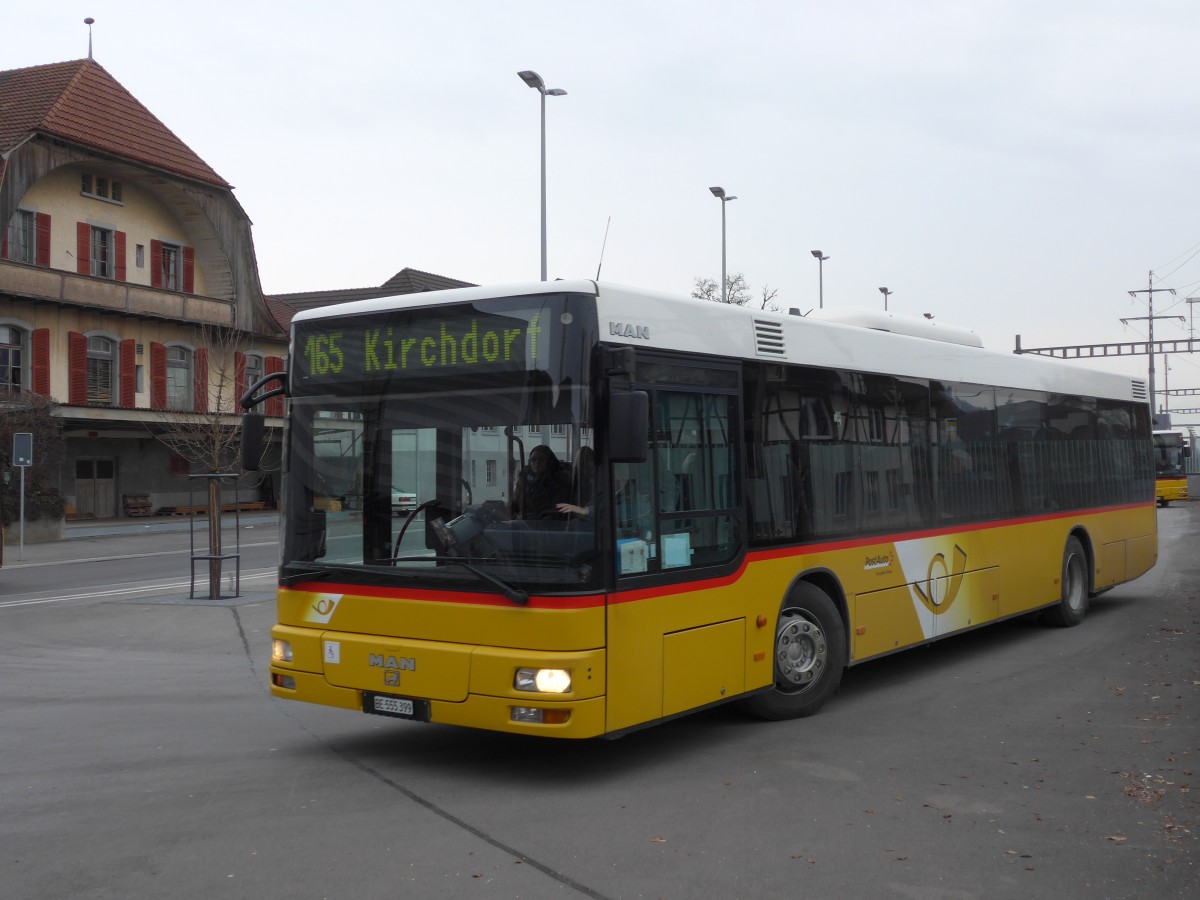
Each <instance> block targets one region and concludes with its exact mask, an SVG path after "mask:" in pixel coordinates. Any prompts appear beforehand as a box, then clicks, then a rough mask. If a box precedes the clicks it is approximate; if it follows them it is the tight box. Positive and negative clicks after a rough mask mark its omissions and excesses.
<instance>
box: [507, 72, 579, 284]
mask: <svg viewBox="0 0 1200 900" xmlns="http://www.w3.org/2000/svg"><path fill="white" fill-rule="evenodd" d="M517 75H518V76H520V79H521V80H522V81H524V82H525V83H526V84H527V85H529V86H530V87H531V88H534V89H536V90H537V92H538V93H539V94H541V95H542V281H546V280H547V278H546V95H547V94H549V95H550V96H551V97H564V96H566V93H567V92H566V91H564V90H563V89H562V88H547V87H546V82H544V81H542V76H541V75H539V74H538V73H537V72H532V71H530V70H528V69H526V70H525V71H523V72H518V73H517Z"/></svg>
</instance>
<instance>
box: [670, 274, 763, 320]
mask: <svg viewBox="0 0 1200 900" xmlns="http://www.w3.org/2000/svg"><path fill="white" fill-rule="evenodd" d="M778 295H779V288H772V287H770V286H768V285H763V287H762V292H761V295H760V297H759V298H758V300H757V302H755V303H754V304H753V305H754V306H755V307H756V308H758V309H768V310H771V311H772V312H779V311H781V310H782V307H781V306H779V305H778V304H776V303H775V298H776V297H777V296H778ZM692 296H693V297H696V298H697V299H700V300H712V301H714V302H716V303H720V302H721V284H720V282H719V281H717V280H716V279H715V278H701V277H699V276H697V277H696V278H695V279H694V283H693V287H692ZM753 300H754V295H753V292H752V291H751V289H750V283H749V282H748V281H746V276H745V275H743V274H742V273H741V272H734V273H733V274H731V275H726V276H725V301H724V302H726V303H728V304H729V305H730V306H749V305H751V302H752V301H753Z"/></svg>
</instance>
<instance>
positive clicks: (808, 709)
mask: <svg viewBox="0 0 1200 900" xmlns="http://www.w3.org/2000/svg"><path fill="white" fill-rule="evenodd" d="M774 658H775V686H774V688H773V689H772V690H770V691H765V692H763V693H761V694H755V695H754V696H753V697H750V698H748V699H747V700H746V701H745V707H746V709H747V710H748V711H749V712H751V713H752V714H754V715H756V716H759V717H760V718H763V719H797V718H800V717H802V716H811V715H812V714H813V713H815V712H816V711H817V710H818V709H820V708H821V706H822V705H823V704H824V703H825V701H826V700H828V699H829V698H830V697H832V696H833V695H834V693H835V692H836V691H837V689H838V685H839V684H840V683H841V681H842V670H843V669H845V667H846V628H845V625H844V624H843V622H842V617H841V615H840V614H839V613H838V610H837V606H836V605H835V604H834V602H833V601H832V600H831V599H830V598H829V595H828V594H826V593H825V592H824V591H822V590H821V589H820V588H818V587H817V586H816V585H812V584H808V583H806V582H801V583H800V584H798V585H796V586H795V587H794V588H793V589H792V591H791V593H790V594H789V595H788V597H787V599H785V600H784V601H783V605H782V607H781V608H780V610H779V620H778V623H777V624H776V627H775V644H774Z"/></svg>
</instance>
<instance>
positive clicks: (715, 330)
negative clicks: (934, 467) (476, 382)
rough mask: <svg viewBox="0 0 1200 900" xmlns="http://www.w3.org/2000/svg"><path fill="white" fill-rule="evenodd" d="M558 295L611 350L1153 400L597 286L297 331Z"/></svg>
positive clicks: (1009, 357)
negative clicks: (592, 303)
mask: <svg viewBox="0 0 1200 900" xmlns="http://www.w3.org/2000/svg"><path fill="white" fill-rule="evenodd" d="M557 293H573V294H587V295H589V296H593V297H595V298H596V304H597V314H598V318H599V326H600V339H601V340H602V341H606V342H610V343H617V344H627V345H630V346H634V347H645V348H646V349H661V350H676V351H682V352H685V353H694V354H697V355H704V356H718V357H736V358H741V359H749V360H757V361H758V362H768V363H769V362H772V361H774V362H777V363H780V364H783V363H788V364H803V365H811V366H818V367H822V368H834V369H851V370H854V371H859V372H872V373H879V374H887V375H896V376H908V377H912V378H928V379H937V380H942V381H960V382H977V383H981V384H991V385H997V386H1003V387H1009V388H1014V389H1024V390H1039V391H1048V392H1052V393H1060V394H1075V395H1080V396H1099V397H1106V398H1110V399H1115V400H1126V401H1129V400H1134V401H1141V402H1145V401H1146V399H1147V388H1146V382H1145V380H1143V379H1139V378H1133V377H1130V376H1128V375H1121V374H1117V373H1112V372H1104V371H1101V370H1097V369H1089V368H1085V367H1082V366H1079V365H1075V364H1072V363H1068V362H1066V361H1063V360H1058V359H1051V358H1048V357H1042V356H1034V355H1018V354H1014V353H1008V352H1002V351H998V350H989V349H987V348H985V347H983V346H981V343H980V342H979V341H978V338H977V337H976V336H975V335H974V333H973V332H970V331H968V330H967V329H965V328H957V327H954V326H946V325H942V324H941V323H938V324H937V325H936V326H935V325H934V324H933V323H930V322H927V321H925V320H922V319H912V318H908V317H904V316H896V315H894V314H878V313H876V311H873V310H853V309H850V310H840V311H833V312H831V311H826V312H824V313H822V314H820V315H811V316H801V315H794V314H788V313H778V312H770V311H765V310H756V309H747V308H745V307H740V306H732V305H728V304H720V303H712V302H710V301H707V300H699V299H696V298H694V297H684V296H679V295H673V294H666V293H659V292H655V291H648V290H643V289H639V288H630V287H625V286H622V285H616V284H610V283H606V282H595V281H590V280H571V281H536V282H526V283H518V284H507V285H491V286H483V287H470V288H457V289H454V290H445V291H429V292H425V293H420V294H401V295H397V296H394V297H381V298H377V299H372V300H359V301H355V302H352V303H343V304H337V305H335V306H327V307H322V308H319V309H311V310H303V311H301V312H299V313H297V314H296V316H295V318H293V320H292V321H293V323H302V322H306V321H311V320H317V319H324V318H329V317H337V318H342V317H346V316H354V315H366V314H371V313H380V312H386V311H388V310H393V309H405V308H419V307H426V306H440V305H445V304H451V303H465V302H471V301H477V300H484V299H487V298H489V297H511V296H535V295H538V294H557ZM885 327H886V328H887V329H888V330H883V329H884V328H885ZM905 332H907V333H905Z"/></svg>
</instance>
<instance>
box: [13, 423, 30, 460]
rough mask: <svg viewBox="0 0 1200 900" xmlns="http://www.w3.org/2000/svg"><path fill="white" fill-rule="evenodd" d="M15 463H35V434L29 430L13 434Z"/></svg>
mask: <svg viewBox="0 0 1200 900" xmlns="http://www.w3.org/2000/svg"><path fill="white" fill-rule="evenodd" d="M13 465H14V466H32V465H33V435H32V434H30V433H29V432H27V431H21V432H17V433H16V434H14V435H13Z"/></svg>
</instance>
